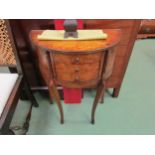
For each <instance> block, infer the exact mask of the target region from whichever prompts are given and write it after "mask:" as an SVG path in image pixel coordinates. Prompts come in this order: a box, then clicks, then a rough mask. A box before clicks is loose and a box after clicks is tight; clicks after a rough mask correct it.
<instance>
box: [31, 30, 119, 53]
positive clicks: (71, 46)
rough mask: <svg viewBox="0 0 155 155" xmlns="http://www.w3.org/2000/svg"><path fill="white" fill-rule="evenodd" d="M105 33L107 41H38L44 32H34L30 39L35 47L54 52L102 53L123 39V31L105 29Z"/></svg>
mask: <svg viewBox="0 0 155 155" xmlns="http://www.w3.org/2000/svg"><path fill="white" fill-rule="evenodd" d="M103 31H104V33H107V34H108V38H107V39H101V40H88V41H87V40H85V41H79V40H78V41H77V40H74V41H68V40H67V41H66V40H64V41H54V40H50V41H49V40H48V41H47V40H38V39H37V36H38V35H39V34H41V33H42V32H43V30H32V31H31V33H30V39H31V41H32V42H33V43H34V45H37V46H40V47H42V48H43V49H46V50H48V49H49V50H53V51H55V52H57V51H59V52H65V53H68V52H73V53H75V52H78V53H81V52H82V53H83V52H86V53H89V52H95V51H101V50H103V49H104V50H105V49H108V48H109V47H112V46H115V45H116V44H117V43H118V42H119V41H120V38H121V30H119V29H104V30H103Z"/></svg>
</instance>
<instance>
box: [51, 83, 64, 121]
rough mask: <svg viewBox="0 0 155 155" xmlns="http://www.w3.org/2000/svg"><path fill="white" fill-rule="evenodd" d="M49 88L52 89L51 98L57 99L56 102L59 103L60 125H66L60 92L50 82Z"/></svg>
mask: <svg viewBox="0 0 155 155" xmlns="http://www.w3.org/2000/svg"><path fill="white" fill-rule="evenodd" d="M49 87H50V88H49V92H50V97H52V98H55V100H56V103H57V106H58V108H59V112H60V123H61V124H63V123H64V114H63V108H62V105H61V100H60V96H59V93H58V90H57V88H56V86H55V85H54V83H53V82H50V85H49Z"/></svg>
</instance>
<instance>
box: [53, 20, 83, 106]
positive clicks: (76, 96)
mask: <svg viewBox="0 0 155 155" xmlns="http://www.w3.org/2000/svg"><path fill="white" fill-rule="evenodd" d="M64 20H65V19H55V20H54V25H55V29H56V30H63V29H64V27H63V23H64ZM77 23H78V29H83V20H82V19H77ZM63 94H64V102H65V103H66V104H79V103H81V98H82V89H77V88H65V87H63Z"/></svg>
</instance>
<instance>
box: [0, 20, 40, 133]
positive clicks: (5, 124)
mask: <svg viewBox="0 0 155 155" xmlns="http://www.w3.org/2000/svg"><path fill="white" fill-rule="evenodd" d="M5 24H6V27H7V31H8V36H9V39H10V42H11V45H12V48H13V52H14V55H15V59H16V68H17V73H18V78H17V81H16V83H15V85H14V88H13V90H12V92H11V94H10V96H9V98H8V100H7V103H6V105H5V107H4V109H3V112H2V114H1V117H0V134H2V135H6V134H14V133H13V132H12V131H11V130H10V129H9V127H10V124H11V121H12V118H13V114H14V112H15V109H16V106H17V103H18V101H19V98H20V95H21V92H22V89H23V87H24V86H25V88H26V89H27V95H28V97H29V99H30V100H31V103H32V105H34V106H36V107H37V106H38V103H37V102H36V100H35V98H34V96H33V94H32V92H31V89H30V87H29V84H28V82H27V79H26V77H25V76H24V75H25V74H24V70H23V66H22V63H21V60H20V56H19V52H18V48H17V44H16V40H15V38H14V34H13V32H12V31H11V27H10V23H9V20H5ZM8 67H9V65H8ZM10 74H11V73H10Z"/></svg>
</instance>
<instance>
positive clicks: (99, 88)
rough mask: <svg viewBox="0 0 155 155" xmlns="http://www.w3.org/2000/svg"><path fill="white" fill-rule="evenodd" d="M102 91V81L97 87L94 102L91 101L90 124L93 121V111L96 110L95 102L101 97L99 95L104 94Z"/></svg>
mask: <svg viewBox="0 0 155 155" xmlns="http://www.w3.org/2000/svg"><path fill="white" fill-rule="evenodd" d="M103 91H104V82H103V83H102V84H99V86H98V88H97V92H96V96H95V99H94V103H93V108H92V113H91V123H92V124H94V123H95V111H96V107H97V104H98V102H99V100H100V98H101V95H102V94H104V92H103Z"/></svg>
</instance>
